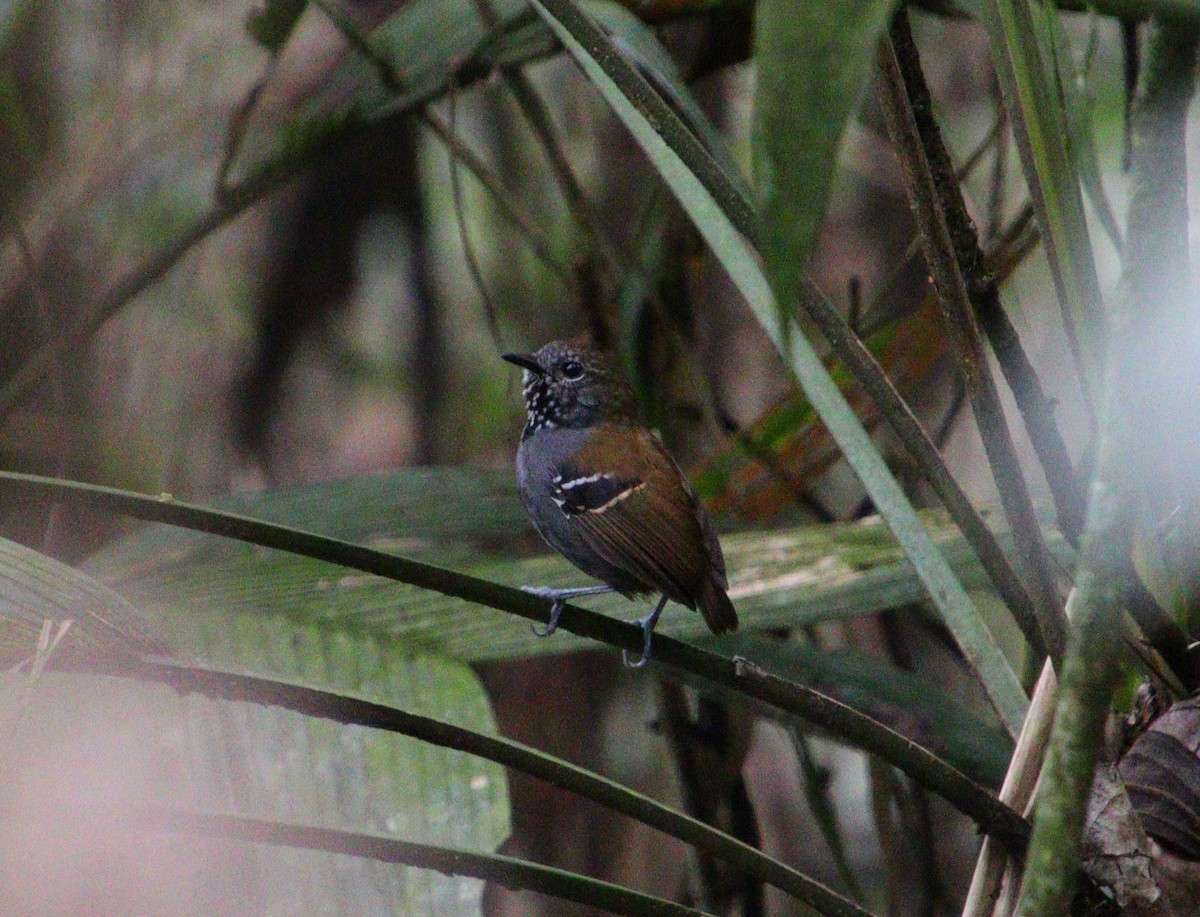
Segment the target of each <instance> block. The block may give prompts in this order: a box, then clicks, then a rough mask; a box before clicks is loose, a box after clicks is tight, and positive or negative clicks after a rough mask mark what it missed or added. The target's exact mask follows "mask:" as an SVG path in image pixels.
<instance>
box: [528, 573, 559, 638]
mask: <svg viewBox="0 0 1200 917" xmlns="http://www.w3.org/2000/svg"><path fill="white" fill-rule="evenodd" d="M521 588H522V589H524V590H525V591H526V592H531V593H533V594H534V595H537V594H538V593H537V592H536V591H535V589H537V588H538V587H531V586H522V587H521ZM553 598H554V604H553V605H551V606H550V620H549V621H548V622H546V626H545V627H543V628H539V627H538V626H537V625H536V624H530V625H529V629H530V630H531V631H533V635H534V636H535V637H549V636H550V635H551V634H552V633H554V632H555V631H556V630H558V619H559V618H561V617H562V613H563V609H564V608H565V607H566V603H565V602H564V601H563V599H562V598H560V597H558V596H554V597H553Z"/></svg>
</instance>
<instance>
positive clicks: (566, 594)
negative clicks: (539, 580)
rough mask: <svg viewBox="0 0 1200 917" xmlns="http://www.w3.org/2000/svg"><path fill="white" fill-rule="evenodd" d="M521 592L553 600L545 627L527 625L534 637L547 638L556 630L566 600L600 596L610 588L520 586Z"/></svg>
mask: <svg viewBox="0 0 1200 917" xmlns="http://www.w3.org/2000/svg"><path fill="white" fill-rule="evenodd" d="M521 591H522V592H528V593H529V594H530V595H536V596H537V597H538V598H542V599H551V600H553V602H554V604H553V605H551V606H550V620H549V621H548V622H546V626H545V627H543V628H538V626H537V625H536V624H530V625H529V629H530V630H531V631H533V634H534V636H535V637H549V636H550V635H551V634H552V633H554V632H555V631H556V630H558V619H559V618H561V617H562V613H563V609H564V608H566V606H567V599H574V598H578V597H579V596H581V595H600V594H602V593H605V592H612V586H577V587H574V588H571V589H554V588H553V587H550V586H522V587H521Z"/></svg>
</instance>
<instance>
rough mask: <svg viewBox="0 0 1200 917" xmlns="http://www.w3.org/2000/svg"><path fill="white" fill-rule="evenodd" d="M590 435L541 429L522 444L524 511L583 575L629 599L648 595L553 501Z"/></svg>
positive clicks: (580, 431)
mask: <svg viewBox="0 0 1200 917" xmlns="http://www.w3.org/2000/svg"><path fill="white" fill-rule="evenodd" d="M590 432H591V431H589V430H587V429H573V428H562V427H560V428H557V429H542V430H539V431H537V432H536V433H534V434H533V435H531V436H528V437H526V438H525V439H522V440H521V445H520V448H518V449H517V484H518V486H519V487H520V491H521V499H522V500H524V501H525V509H526V510H527V511H528V513H529V518H530V519H532V520H533V525H534V527H535V528H536V529H537V530H538V534H540V535H541V536H542V538H544V539H545V540H546V543H547V544H548V545H550V547H552V548H554V550H556V551H558V553H559V554H561V555H563V556H564V557H565V558H567V560H569V561H571V563H573V564H574V565H575V566H577V567H578V568H579V569H580V570H582V571H583V572H584V573H586V574H588V575H589V576H593V577H595V578H596V579H598V580H601V581H603V582H605V583H608V584H609V585H610V586H612V587H613V588H614V589H616V590H617V591H618V592H623V593H625V594H627V595H629V594H633V593H638V592H646V591H648V590H647V588H646V586H645V584H644V583H642V582H640V581H639V580H638V579H636V578H634V577H632V576H630V575H629V573H627V572H626V571H625V570H623V569H621V568H619V567H616V566H614V565H613V564H610V563H609V562H607V561H606V560H605V559H604V558H603V557H601V556H599V555H598V554H597V553H596V552H595V551H594V550H593V549H592V548H591V546H590V545H588V543H587V542H586V541H584V540H583V538H581V537H580V535H579V534H578V532H577V530H576V529H575V527H574V525H573V524H572V522H571V520H570V519H569V518H568V517H567V515H566V514H565V513H564V512H563V511H562V509H561V508H560V507H559V505H558V503H556V502H555V500H554V489H553V488H554V485H553V481H554V478H555V477H556V476H557V475H558V474H559V469H560V468H561V466H562V465H564V464H570V463H571V461H572V459H573V458H574V457H575V456H576V455H578V454H579V450H580V448H581V447H582V446H583V444H584V443H585V442H586V441H587V437H588V435H589V434H590Z"/></svg>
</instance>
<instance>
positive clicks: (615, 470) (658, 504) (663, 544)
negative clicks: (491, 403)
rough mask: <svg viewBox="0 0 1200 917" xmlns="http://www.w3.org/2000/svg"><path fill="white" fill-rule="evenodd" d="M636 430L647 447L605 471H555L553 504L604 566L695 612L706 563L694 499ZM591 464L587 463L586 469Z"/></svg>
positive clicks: (614, 460) (613, 460)
mask: <svg viewBox="0 0 1200 917" xmlns="http://www.w3.org/2000/svg"><path fill="white" fill-rule="evenodd" d="M638 433H639V435H642V436H645V437H646V438H647V439H650V440H651V442H652V443H653V448H650V449H645V448H642V449H636V450H630V451H629V453H624V454H622V455H620V456H609V461H608V462H606V463H602V464H600V467H605V468H606V469H607V468H611V470H605V471H601V472H596V471H593V470H589V472H588V473H584V472H582V471H581V470H580V469H579V468H578V467H577V466H575V465H573V464H564V465H562V466H560V467H559V469H558V472H557V475H556V483H555V484H554V493H553V496H554V501H555V503H557V504H558V506H559V508H560V509H561V510H562V511H563V513H564V514H565V515H568V516H570V517H571V521H572V525H573V526H574V528H575V530H576V531H577V532H578V533H579V535H580V537H582V538H583V539H584V541H585V542H586V543H587V544H588V545H589V547H591V548H592V550H594V551H595V552H596V553H597V554H599V555H600V556H601V557H603V558H604V559H605V560H606V561H607V562H608V563H610V564H612V565H614V566H616V567H619V568H620V569H622V570H625V571H627V572H628V573H629V574H631V575H632V576H634V577H636V578H637V579H639V580H641V581H643V582H644V583H646V585H647V588H648V589H653V590H657V591H661V592H664V593H666V594H667V595H668V596H669V597H670V598H672V599H674V600H675V601H677V602H680V603H681V604H684V605H687V606H688V607H689V608H695V607H696V602H697V600H698V599H697V592H698V590H699V588H700V586H701V583H702V581H703V579H704V576H705V568H706V566H707V562H706V560H707V559H706V556H705V554H704V553H701V550H700V546H701V545H704V551H705V552H707V551H708V550H709V549H708V545H707V532H705V531H704V528H703V525H702V523H701V522H700V519H699V517H698V516H697V513H696V509H695V506H694V503H693V501H694V500H695V495H694V493H692V492H691V491H690V488H689V487H688V486H687V483H686V479H684V478H683V476H682V475H681V474H680V473H679V471H678V469H677V468H676V467H675V464H674V462H673V461H672V460H671V458H670V456H669V455H667V453H666V451H665V450H663V449H662V447H661V446H659V445H658V444H657V441H654V440H653V439H652V438H651V437H650V434H649V433H646V432H645V431H638ZM601 441H602V442H603V440H601ZM630 456H633V457H634V458H632V459H631V458H630ZM597 464H598V463H596V462H594V461H589V462H588V468H589V469H594V468H595V467H597ZM722 578H723V576H722Z"/></svg>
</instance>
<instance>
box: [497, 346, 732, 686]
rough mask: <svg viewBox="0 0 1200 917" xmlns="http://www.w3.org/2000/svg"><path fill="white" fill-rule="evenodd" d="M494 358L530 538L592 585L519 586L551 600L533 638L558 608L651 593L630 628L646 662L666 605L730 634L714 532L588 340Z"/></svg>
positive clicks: (554, 622)
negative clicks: (516, 373) (518, 425)
mask: <svg viewBox="0 0 1200 917" xmlns="http://www.w3.org/2000/svg"><path fill="white" fill-rule="evenodd" d="M502 358H503V359H505V360H507V361H508V362H509V363H512V364H514V365H515V366H519V367H521V369H523V370H524V371H525V372H524V382H523V384H524V397H525V410H526V417H527V420H526V424H525V429H524V430H523V431H522V432H521V443H520V446H519V447H518V449H517V486H518V490H519V491H520V495H521V500H522V502H523V503H524V505H525V509H526V511H527V512H528V513H529V517H530V519H531V520H532V521H533V525H534V528H536V529H537V531H538V533H539V534H540V535H541V536H542V538H543V539H544V540H545V541H546V543H547V544H549V545H550V547H552V548H554V550H556V551H557V552H558V553H559V554H561V555H563V556H564V557H565V558H566V559H567V560H569V561H571V563H573V564H574V565H575V566H576V567H578V568H579V569H580V570H582V571H583V572H584V573H587V574H588V575H589V576H591V577H593V578H595V579H598V580H600V582H601V584H602V585H598V586H584V587H580V588H571V589H555V588H550V587H545V586H524V587H522V588H523V589H524V590H525V591H526V592H530V593H533V594H534V595H538V596H542V597H544V598H549V599H551V600H552V601H553V605H552V606H551V611H550V620H549V623H548V624H547V626H546V628H545V629H544V630H541V631H539V630H537V629H536V628H535V630H534V633H536V634H537V635H538V636H549V635H550V634H552V633H554V631H555V630H556V629H557V627H558V622H559V618H560V617H561V615H562V612H563V607H564V603H565V602H566V601H567V599H572V598H575V597H577V596H581V595H597V594H600V593H603V592H611V591H614V590H615V591H616V592H619V593H621V594H622V595H624V596H626V597H627V598H632V597H634V596H638V595H644V594H647V593H659V594H660V595H661V598H660V599H659V601H658V604H657V605H656V606H655V608H654V611H652V612H651V613H650V614H648V615H646V616H645V617H642V618H638V619H637V620H635V621H634V622H633V623H635V624H637V625H638V626H639V627H641V629H642V633H643V647H642V654H641V656H640V658H639V659H638V660H637V661H631V659H630V656H629V652H628V651H627V650H626V651H624V652H623V659H624V662H625V665H627V666H629V667H630V668H640V667H641V666H643V665H645V664H646V663H647V662H648V661H649V660H650V655H651V641H652V639H653V636H654V626H655V624H657V623H658V618H659V616H660V615H661V614H662V610H663V606H664V605H666V603H667V601H668V599H669V600H673V601H675V602H678V603H679V604H681V605H685V606H687V607H688V608H690V609H692V610H695V609H697V608H699V610H700V613H701V614H702V615H703V616H704V620H705V623H707V624H708V627H709V629H710V630H711V631H712V632H713V633H714V634H722V633H725V632H727V631H732V630H736V629H737V626H738V619H737V612H736V611H735V610H734V607H733V603H732V602H730V600H729V595H728V593H727V590H728V588H729V582H728V579H727V577H726V573H725V558H724V556H723V555H722V553H721V544H720V541H718V539H717V533H716V529H715V528H714V527H713V524H712V519H711V518H710V517H709V515H708V512H707V510H705V508H704V504H703V503H701V502H700V499H699V498H698V497H697V496H696V491H695V490H694V489H693V487H692V485H691V483H690V482H689V481H688V479H687V478H686V477H685V476H684V474H683V472H682V471H680V470H679V466H678V465H677V464H675V460H674V459H672V458H671V455H670V453H668V452H667V450H666V447H665V446H664V445H663V444H662V442H661V441H660V440H659V439H658V437H657V436H655V435H654V434H653V433H651V432H650V430H648V429H647V428H646V427H644V426H643V425H642V424H641V423H639V421H638V419H637V410H636V399H635V397H634V393H633V389H632V387H631V386H630V385H629V383H628V382H627V381H626V380H625V378H624V377H623V376H621V375H620V373H618V372H617V371H616V370H615V369H614V367H613V364H612V362H611V360H610V358H609V357H608V356H607V354H606V353H604V352H603V351H601V350H600V349H599V348H598V347H596V346H595V345H594V344H593V343H592V342H591V340H590V338H588V337H578V338H572V339H570V340H565V341H551V342H550V343H548V344H546V345H545V346H544V347H542V348H541V349H540V350H538V351H536V352H535V353H528V354H524V353H506V354H502Z"/></svg>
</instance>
